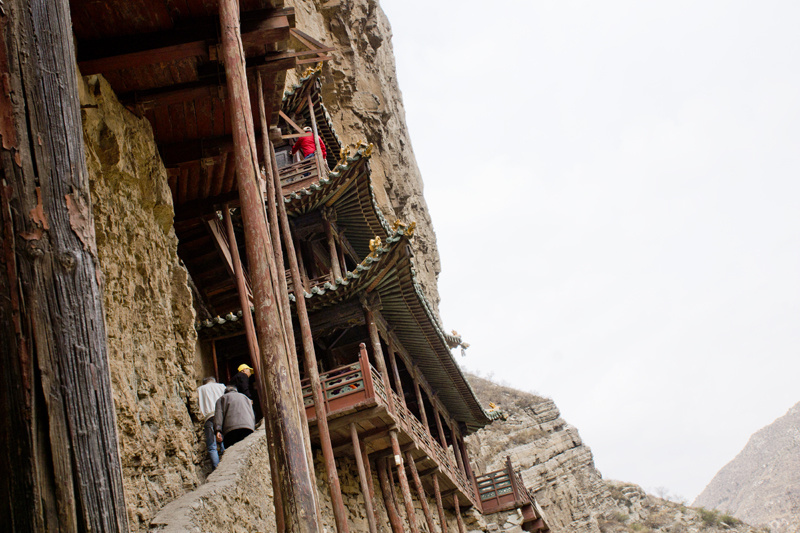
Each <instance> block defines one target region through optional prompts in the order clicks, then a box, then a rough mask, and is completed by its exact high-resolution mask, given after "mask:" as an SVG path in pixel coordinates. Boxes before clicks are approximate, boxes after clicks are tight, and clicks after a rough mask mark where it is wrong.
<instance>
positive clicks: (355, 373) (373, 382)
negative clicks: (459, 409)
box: [301, 350, 478, 505]
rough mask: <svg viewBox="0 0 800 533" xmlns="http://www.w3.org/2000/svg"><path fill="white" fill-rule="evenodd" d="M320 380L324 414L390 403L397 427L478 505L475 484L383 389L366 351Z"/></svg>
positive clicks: (309, 399) (308, 403)
mask: <svg viewBox="0 0 800 533" xmlns="http://www.w3.org/2000/svg"><path fill="white" fill-rule="evenodd" d="M320 382H321V384H322V394H323V397H324V399H325V412H326V414H330V413H332V412H335V411H338V410H341V409H347V408H351V407H354V406H356V405H357V404H359V403H361V402H362V401H365V400H368V399H372V398H374V399H375V400H376V401H377V402H378V403H380V404H382V405H384V406H385V407H386V408H387V410H389V402H390V401H391V402H392V403H393V404H394V417H395V419H396V421H397V425H398V427H399V428H400V429H402V430H403V431H404V432H405V433H406V434H407V435H409V436H410V437H411V439H412V440H413V441H414V443H415V444H416V446H417V448H418V449H420V450H421V451H423V452H424V453H425V454H426V455H427V456H428V457H430V458H431V459H433V460H434V461H435V462H436V463H437V465H438V466H439V469H440V471H441V472H442V473H444V474H445V475H446V476H447V477H449V478H450V479H451V480H452V481H453V483H454V484H455V485H456V486H457V487H458V490H459V491H460V492H461V493H462V494H464V495H465V496H466V497H467V498H468V499H469V500H470V501H471V502H472V504H473V505H478V499H477V494H476V492H475V486H474V485H473V484H472V483H471V482H470V481H469V480H468V479H467V477H466V475H465V474H464V473H463V472H462V471H461V470H460V469H459V468H458V466H456V465H455V464H454V462H453V460H452V459H451V458H450V457H449V456H448V454H447V452H446V451H445V449H444V448H443V447H442V445H441V444H440V443H439V442H438V441H437V440H436V439H434V438H433V436H431V434H430V433H429V432H428V430H427V429H426V428H425V426H424V425H423V424H422V422H420V421H419V420H418V419H417V417H416V416H414V414H413V413H412V412H411V411H409V410H408V408H406V406H405V405H403V402H402V401H401V400H400V398H399V397H398V396H397V394H395V393H394V391H392V390H391V389H390V390H388V391H387V390H386V387H385V386H384V383H383V377H382V376H381V373H380V372H378V370H376V369H375V368H374V367H373V366H372V365H371V364H370V362H369V359H368V356H367V352H366V350H362V352H361V354H360V356H359V360H358V361H357V362H355V363H352V364H350V365H346V366H342V367H339V368H335V369H333V370H330V371H328V372H324V373H322V374H320ZM301 384H302V387H303V404H304V405H305V408H306V416H307V417H308V419H309V420H314V419H315V418H316V412H315V409H314V398H313V395H312V392H311V384H310V383H309V381H308V380H307V379H305V380H303V381H302V383H301ZM390 399H391V400H390Z"/></svg>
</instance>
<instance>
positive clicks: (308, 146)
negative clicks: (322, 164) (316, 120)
mask: <svg viewBox="0 0 800 533" xmlns="http://www.w3.org/2000/svg"><path fill="white" fill-rule="evenodd" d="M303 131H305V132H306V133H307V135H304V136H302V137H300V138H299V139H297V142H296V143H294V146H292V155H294V154H295V152H297V150H300V153H302V154H303V159H308V158H309V157H311V156H312V155H314V152H316V151H317V147H316V146H315V145H314V134H313V133H311V128H309V127H308V126H306V127H305V128H303ZM319 148H320V150H322V159H323V160H325V158H327V157H328V151H327V150H326V149H325V143H324V142H322V137H320V138H319Z"/></svg>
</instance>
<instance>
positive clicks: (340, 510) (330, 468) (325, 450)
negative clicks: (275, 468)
mask: <svg viewBox="0 0 800 533" xmlns="http://www.w3.org/2000/svg"><path fill="white" fill-rule="evenodd" d="M269 158H270V161H271V164H272V170H273V171H272V177H273V180H274V183H275V198H273V199H271V200H270V201H274V202H275V204H276V205H277V207H278V215H279V218H280V223H281V230H282V232H283V242H284V243H285V244H286V255H287V256H288V258H289V272H290V273H291V276H292V284H293V285H294V287H295V290H294V296H295V305H296V307H297V320H298V322H299V323H300V336H301V340H302V343H303V363H304V368H305V371H306V377H307V378H308V380H309V383H310V384H311V393H312V395H313V397H314V412H315V413H316V415H317V428H318V429H319V439H320V443H321V445H322V456H323V458H324V460H325V476H326V479H327V481H328V488H329V489H330V493H331V502H332V504H333V515H334V520H335V522H336V530H337V531H338V532H339V533H346V532H347V531H349V528H348V526H347V511H346V510H345V507H344V500H343V499H342V489H341V486H340V484H339V473H338V472H337V471H336V459H335V458H334V455H333V446H332V445H331V435H330V431H329V430H328V413H327V411H326V410H325V399H324V395H323V393H322V384H321V383H320V379H319V367H318V366H317V354H316V352H315V350H314V339H313V337H312V335H311V323H310V322H309V320H308V309H307V308H306V299H305V296H304V295H303V290H302V286H303V285H302V282H301V280H300V269H299V265H298V263H297V261H296V260H295V258H296V257H297V255H296V254H295V250H294V243H293V241H292V231H291V228H290V227H289V217H288V216H287V215H286V207H285V206H284V204H283V195H282V194H281V189H280V178H279V176H278V162H277V159H276V158H275V149H274V147H273V146H272V141H269Z"/></svg>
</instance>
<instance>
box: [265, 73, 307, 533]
mask: <svg viewBox="0 0 800 533" xmlns="http://www.w3.org/2000/svg"><path fill="white" fill-rule="evenodd" d="M257 92H258V116H259V122H260V123H261V144H262V146H261V147H262V150H263V154H264V173H265V174H266V176H265V178H266V179H265V181H266V184H265V185H266V196H265V203H266V206H267V216H268V218H269V224H268V225H269V230H270V240H271V241H272V254H273V257H274V260H273V261H272V262H271V263H270V269H271V270H272V271H273V274H274V275H273V279H275V281H276V283H277V289H276V292H277V293H278V297H279V298H278V304H279V306H278V307H279V309H280V313H281V317H282V318H283V333H284V335H285V337H286V347H287V355H288V358H289V366H290V367H291V369H292V372H291V377H292V381H293V382H294V389H295V391H296V394H295V399H296V403H297V409H298V410H299V411H300V421H301V424H302V426H303V440H304V441H305V445H306V454H307V455H308V462H309V464H311V465H313V464H314V455H313V453H312V451H311V434H310V433H309V429H308V418H307V417H306V409H305V406H304V405H303V393H302V390H303V387H302V386H301V385H300V368H299V365H298V359H297V348H296V346H295V338H294V327H293V326H292V309H291V307H290V304H289V289H288V286H287V284H286V271H285V269H284V267H283V248H282V246H281V236H280V226H279V224H278V212H277V207H276V204H277V202H276V201H275V199H276V198H278V196H276V194H275V190H276V182H277V183H278V185H277V186H278V187H280V178H278V180H275V179H274V178H273V174H275V175H278V170H277V168H275V169H273V168H272V159H271V156H270V147H271V144H270V140H269V135H267V131H268V130H269V126H268V125H267V114H266V105H265V102H264V84H263V82H262V80H261V73H260V72H259V73H258V88H257ZM278 190H280V189H278ZM287 255H288V252H287ZM317 503H318V504H319V501H317ZM276 505H277V503H276ZM276 517H277V513H276ZM321 518H322V517H321V515H320V513H319V507H318V508H317V520H318V521H320V522H321V521H322V520H321ZM278 525H281V524H278ZM278 531H279V532H280V529H279V530H278Z"/></svg>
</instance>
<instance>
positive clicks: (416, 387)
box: [414, 368, 431, 435]
mask: <svg viewBox="0 0 800 533" xmlns="http://www.w3.org/2000/svg"><path fill="white" fill-rule="evenodd" d="M417 372H418V370H417V369H416V368H414V374H415V376H414V391H415V392H416V394H417V404H418V405H419V414H420V416H421V417H422V425H423V426H425V430H426V431H427V432H428V435H430V434H431V427H430V426H429V425H428V413H427V412H426V411H425V402H424V401H423V398H422V389H420V386H419V381H418V380H417V377H416V373H417Z"/></svg>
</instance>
